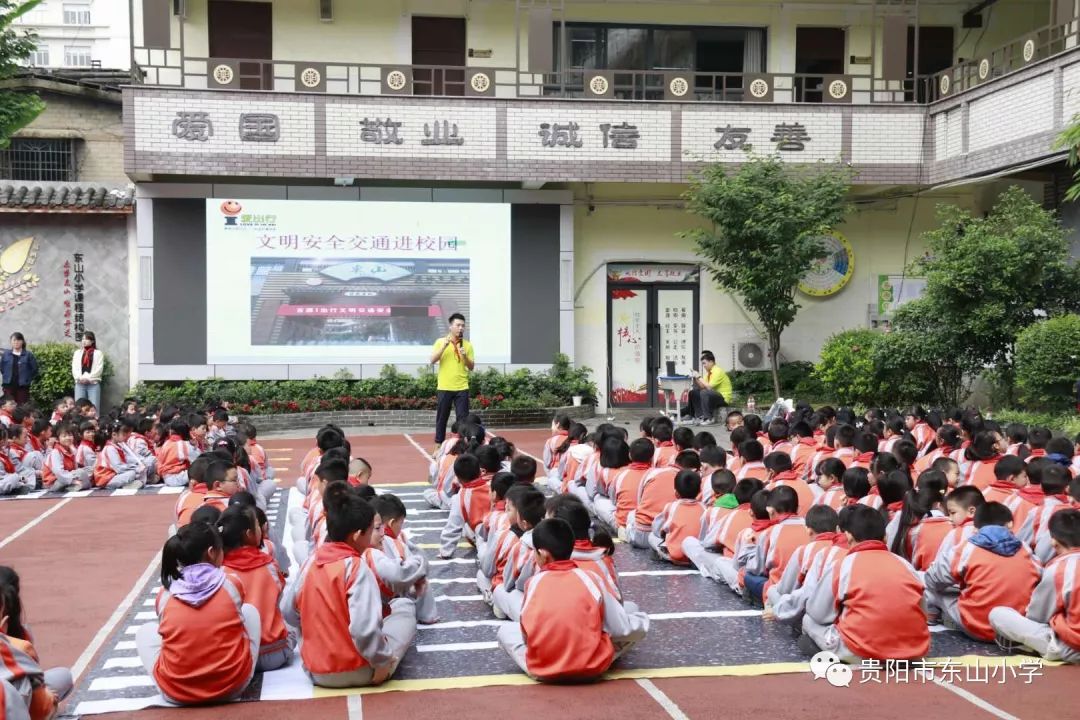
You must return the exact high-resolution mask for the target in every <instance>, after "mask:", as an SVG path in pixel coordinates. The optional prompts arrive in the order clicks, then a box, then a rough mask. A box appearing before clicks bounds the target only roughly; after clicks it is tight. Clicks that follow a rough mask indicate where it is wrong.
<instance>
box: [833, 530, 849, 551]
mask: <svg viewBox="0 0 1080 720" xmlns="http://www.w3.org/2000/svg"><path fill="white" fill-rule="evenodd" d="M832 544H833V547H842V548H846V547H847V546H848V542H847V535H845V534H844V533H842V532H838V533H836V537H834V538H833V539H832Z"/></svg>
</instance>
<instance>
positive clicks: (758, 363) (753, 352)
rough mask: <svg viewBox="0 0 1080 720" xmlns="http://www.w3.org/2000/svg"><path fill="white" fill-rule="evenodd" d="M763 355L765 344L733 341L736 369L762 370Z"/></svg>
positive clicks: (764, 365) (763, 365) (764, 364)
mask: <svg viewBox="0 0 1080 720" xmlns="http://www.w3.org/2000/svg"><path fill="white" fill-rule="evenodd" d="M765 356H766V352H765V345H763V344H762V343H760V342H750V341H747V342H737V343H735V369H736V370H764V369H765V367H766V363H765Z"/></svg>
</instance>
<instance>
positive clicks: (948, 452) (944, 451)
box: [938, 445, 956, 457]
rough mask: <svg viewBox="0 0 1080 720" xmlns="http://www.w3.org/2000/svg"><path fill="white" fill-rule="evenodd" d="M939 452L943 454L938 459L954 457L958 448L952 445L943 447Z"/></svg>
mask: <svg viewBox="0 0 1080 720" xmlns="http://www.w3.org/2000/svg"><path fill="white" fill-rule="evenodd" d="M938 450H940V451H941V454H940V455H938V457H941V455H952V454H953V453H954V452H956V448H954V447H953V446H952V445H942V446H941V447H939V448H938Z"/></svg>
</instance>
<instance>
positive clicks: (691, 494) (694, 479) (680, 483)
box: [648, 469, 705, 565]
mask: <svg viewBox="0 0 1080 720" xmlns="http://www.w3.org/2000/svg"><path fill="white" fill-rule="evenodd" d="M675 493H676V495H677V497H678V499H677V500H672V501H671V502H669V503H668V504H667V505H666V506H665V507H664V509H663V510H661V511H660V513H659V514H657V516H656V517H655V518H654V519H653V526H652V532H651V533H650V534H649V538H648V542H649V546H650V547H651V548H652V549H653V550H654V551H656V554H657V555H658V556H659V557H660V559H661V560H666V561H668V562H670V563H675V564H676V565H688V564H689V563H690V561H689V559H688V558H687V557H686V553H685V552H684V551H683V540H685V539H686V538H689V537H696V536H697V534H698V532H699V530H700V529H701V516H702V515H704V514H705V508H704V507H702V506H701V503H700V502H698V499H697V498H698V495H699V494H700V493H701V476H700V475H698V474H697V472H695V471H694V470H692V469H686V470H680V471H679V474H678V475H676V476H675Z"/></svg>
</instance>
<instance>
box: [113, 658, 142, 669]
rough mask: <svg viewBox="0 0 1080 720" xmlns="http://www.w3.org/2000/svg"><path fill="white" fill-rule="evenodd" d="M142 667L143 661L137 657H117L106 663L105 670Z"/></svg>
mask: <svg viewBox="0 0 1080 720" xmlns="http://www.w3.org/2000/svg"><path fill="white" fill-rule="evenodd" d="M138 667H142V660H140V659H139V658H138V656H135V657H115V658H109V659H108V660H106V661H105V669H106V670H108V669H109V668H138Z"/></svg>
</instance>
